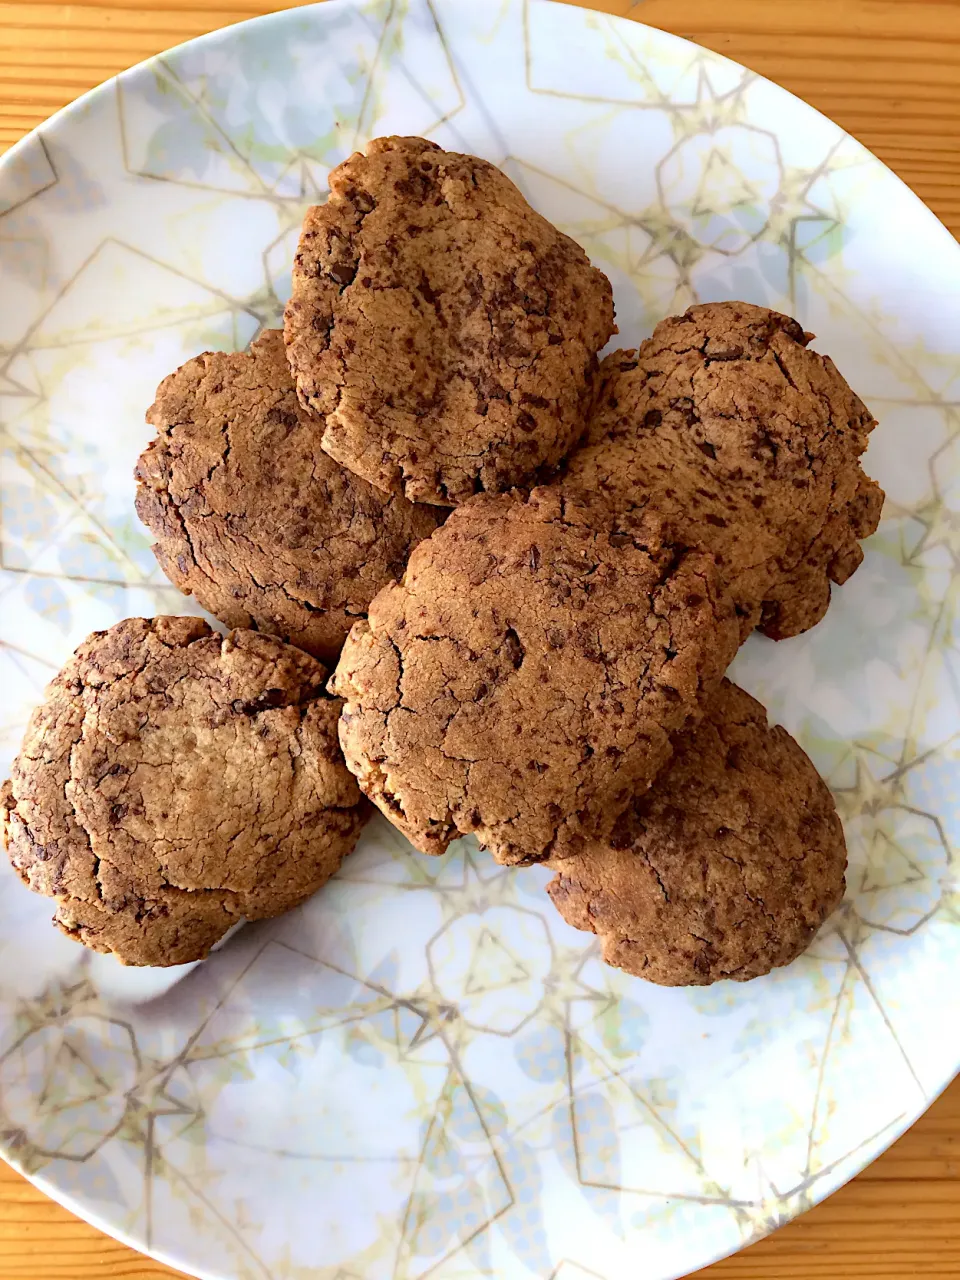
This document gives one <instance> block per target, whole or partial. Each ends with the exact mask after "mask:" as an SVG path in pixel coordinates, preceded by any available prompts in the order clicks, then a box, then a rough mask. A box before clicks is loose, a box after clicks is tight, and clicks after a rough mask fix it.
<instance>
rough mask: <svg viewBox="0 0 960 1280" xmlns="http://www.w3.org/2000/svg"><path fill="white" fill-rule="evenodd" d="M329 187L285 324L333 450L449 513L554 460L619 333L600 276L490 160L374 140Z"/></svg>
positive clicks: (301, 258) (566, 445) (299, 266)
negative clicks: (600, 358) (605, 350)
mask: <svg viewBox="0 0 960 1280" xmlns="http://www.w3.org/2000/svg"><path fill="white" fill-rule="evenodd" d="M330 191H331V194H330V197H329V199H328V201H327V203H326V204H325V205H320V206H317V207H315V208H312V209H310V210H309V211H308V213H307V216H306V218H305V220H304V224H303V232H302V235H301V239H300V245H299V249H298V252H297V255H296V259H295V263H294V269H293V293H292V296H291V299H290V302H289V303H288V304H287V310H286V322H285V334H286V341H287V348H288V355H289V359H290V366H291V368H292V369H293V371H294V374H295V376H296V380H297V385H298V388H299V392H300V397H301V399H302V401H303V403H304V404H306V405H308V406H309V407H310V408H311V409H313V410H315V411H316V412H317V413H318V414H319V415H320V416H321V417H322V418H323V420H324V423H325V431H324V436H323V445H324V448H325V449H326V450H327V452H328V453H329V454H330V455H331V457H334V458H336V459H337V461H338V462H341V463H342V464H343V465H344V466H346V467H349V468H350V470H351V471H355V472H356V473H357V475H360V476H363V477H364V478H365V479H367V480H369V481H370V482H371V483H372V484H374V485H376V486H378V487H379V488H381V489H384V490H387V491H391V492H403V493H405V494H406V496H407V497H408V498H409V499H410V500H411V501H415V502H429V503H436V504H438V505H440V506H456V505H457V504H458V503H460V502H462V501H464V500H465V499H466V498H469V497H471V496H472V495H473V494H475V493H478V492H500V491H503V490H505V489H509V488H512V487H513V486H515V485H520V484H523V483H526V482H528V481H530V480H531V479H532V478H533V477H534V475H535V474H536V472H537V469H538V468H540V467H542V466H553V465H555V464H556V463H557V462H559V461H560V459H561V458H562V457H563V456H564V455H565V454H566V453H567V452H569V450H570V449H571V448H572V447H573V445H574V444H575V443H576V441H577V439H578V438H579V436H580V435H581V433H582V431H583V425H584V418H585V415H586V410H587V406H588V402H589V398H590V394H591V391H592V381H593V378H594V376H595V372H596V366H597V360H596V355H597V352H598V351H599V350H600V349H601V348H602V347H603V346H604V345H605V344H606V342H607V341H608V339H609V338H610V337H611V335H612V334H613V333H615V332H616V327H615V325H614V321H613V294H612V290H611V287H610V282H609V281H608V280H607V278H606V276H604V275H603V273H602V272H600V271H598V270H597V269H596V268H594V267H592V266H591V265H590V261H589V259H588V258H587V255H586V254H585V253H584V252H583V250H582V249H581V248H580V246H579V245H578V244H576V243H575V242H574V241H573V240H571V239H570V238H569V237H568V236H565V235H564V234H563V233H562V232H560V231H558V230H557V229H556V228H555V227H554V226H553V225H552V224H551V223H549V222H547V220H546V219H545V218H543V217H541V216H540V214H538V213H536V212H535V211H534V210H533V209H531V207H530V206H529V205H528V204H527V202H526V200H525V199H524V198H523V196H522V195H521V193H520V191H519V190H518V189H517V188H516V187H515V186H514V184H513V183H512V182H511V181H510V179H509V178H508V177H507V176H506V174H504V173H502V172H501V171H500V170H499V169H497V168H496V167H495V166H494V165H492V164H489V163H488V162H487V161H485V160H480V159H477V158H476V157H474V156H467V155H459V154H457V153H454V152H448V151H442V150H440V148H439V147H437V146H436V145H435V144H434V143H432V142H427V141H425V140H424V139H422V138H379V139H376V140H375V141H373V142H371V143H370V144H369V145H368V147H367V153H366V155H363V154H359V153H358V154H355V155H353V156H351V157H350V159H349V160H347V161H345V162H344V163H343V164H342V165H340V166H339V168H337V169H335V170H334V171H333V173H332V174H331V175H330Z"/></svg>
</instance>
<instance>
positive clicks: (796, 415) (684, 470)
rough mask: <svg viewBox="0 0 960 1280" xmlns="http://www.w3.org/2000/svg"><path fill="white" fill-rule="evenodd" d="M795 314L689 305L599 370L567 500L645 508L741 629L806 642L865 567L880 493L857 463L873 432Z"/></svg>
mask: <svg viewBox="0 0 960 1280" xmlns="http://www.w3.org/2000/svg"><path fill="white" fill-rule="evenodd" d="M810 338H811V335H810V334H806V333H804V332H803V330H802V329H801V328H800V326H799V325H798V324H797V322H796V321H795V320H791V319H790V318H789V317H787V316H783V315H779V314H777V313H776V312H774V311H768V310H766V309H765V308H763V307H754V306H750V305H748V304H746V303H742V302H717V303H710V304H707V305H704V306H696V307H691V308H690V310H689V311H687V312H686V313H685V314H684V315H682V316H675V317H672V318H670V319H668V320H664V321H663V322H662V323H661V324H659V325H658V326H657V328H656V329H655V330H654V333H653V337H652V338H650V339H649V341H647V342H645V343H644V344H643V346H641V348H640V350H639V351H637V352H631V351H626V352H624V351H619V352H616V353H615V354H614V355H611V356H609V357H608V358H607V359H606V360H605V361H604V362H603V365H602V367H601V379H600V384H599V392H598V396H597V401H596V408H595V411H594V415H593V419H592V422H591V425H590V430H589V432H588V435H587V437H586V440H585V443H584V447H582V448H581V449H579V450H577V451H576V452H575V453H574V454H573V456H572V457H571V458H570V459H569V463H568V469H567V474H566V477H565V478H564V480H563V485H564V489H565V491H566V492H568V493H571V494H577V495H591V496H592V495H596V494H601V495H603V496H604V497H605V499H606V500H607V501H609V502H611V503H613V504H614V505H615V506H618V507H621V508H626V509H632V508H635V507H643V506H646V505H648V504H649V505H650V506H652V507H654V508H655V509H656V510H657V511H658V512H659V514H660V515H662V516H664V517H666V518H668V519H669V520H671V521H673V522H675V524H676V526H677V530H678V532H679V534H680V536H681V537H683V538H684V539H685V540H688V541H690V542H692V543H695V544H699V545H702V546H704V547H707V548H709V549H710V550H711V551H712V552H713V554H714V555H715V556H716V558H717V561H718V563H719V564H720V566H721V570H722V572H723V574H724V577H725V581H726V583H727V586H728V587H729V589H730V591H731V593H732V595H733V598H734V600H735V602H736V604H737V607H738V610H739V612H740V614H741V618H742V629H743V634H744V636H746V635H747V634H748V633H749V632H750V631H751V630H752V629H753V627H754V626H759V627H760V629H761V630H762V631H763V632H765V634H766V635H768V636H772V637H773V638H774V639H778V640H779V639H783V638H784V637H786V636H794V635H798V634H799V633H800V632H802V631H806V630H807V629H808V628H809V627H812V626H813V625H814V624H815V623H816V622H819V620H820V619H821V618H822V617H823V615H824V613H825V612H826V610H827V606H828V605H829V603H830V583H831V581H832V582H835V583H838V584H841V583H843V582H845V581H846V580H847V578H849V577H850V575H851V574H852V573H853V572H854V570H855V569H856V568H857V567H858V565H859V564H860V562H861V560H862V559H863V552H862V550H861V548H860V540H861V539H862V538H865V537H867V536H868V535H869V534H871V533H873V532H874V530H875V529H876V527H877V524H878V522H879V519H880V510H881V507H882V505H883V492H882V490H881V489H880V488H879V486H878V485H877V484H875V483H874V481H873V480H871V479H870V478H869V477H868V476H866V475H865V474H864V472H863V470H862V468H861V466H860V461H859V459H860V455H861V454H862V453H863V451H864V449H866V447H867V439H868V436H869V433H870V432H871V431H872V430H873V428H874V426H875V425H876V424H875V422H874V419H873V417H872V416H871V414H870V412H869V410H868V409H867V408H866V407H865V406H864V405H863V403H862V402H861V401H860V400H859V399H858V398H857V396H856V395H855V394H854V393H853V392H852V391H851V390H850V388H849V387H848V386H847V384H846V382H845V381H844V380H843V378H842V377H841V375H840V374H839V372H838V371H837V369H836V367H835V365H834V364H833V361H832V360H830V358H829V357H828V356H821V355H818V354H817V353H816V352H815V351H812V350H811V349H810V348H809V346H808V343H809V341H810Z"/></svg>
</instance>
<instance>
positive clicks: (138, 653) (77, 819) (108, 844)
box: [0, 618, 367, 965]
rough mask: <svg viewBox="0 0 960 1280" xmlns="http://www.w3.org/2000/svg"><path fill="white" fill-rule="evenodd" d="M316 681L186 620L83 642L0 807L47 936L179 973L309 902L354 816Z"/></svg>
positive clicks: (248, 636) (281, 659)
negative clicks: (48, 914)
mask: <svg viewBox="0 0 960 1280" xmlns="http://www.w3.org/2000/svg"><path fill="white" fill-rule="evenodd" d="M325 679H326V672H325V670H324V668H323V667H322V666H321V665H320V663H319V662H317V661H316V660H315V659H313V658H311V657H309V656H308V655H307V654H305V653H301V652H300V651H299V650H297V649H293V648H291V647H290V646H289V645H285V644H283V643H282V642H281V641H280V640H277V639H274V638H273V637H271V636H262V635H258V634H257V633H256V632H253V631H234V632H232V633H231V634H230V635H228V636H226V637H223V636H219V635H216V634H214V632H212V631H211V630H210V628H209V627H208V626H207V624H206V623H205V622H203V621H201V620H200V619H199V618H152V619H146V618H128V619H127V620H126V621H125V622H120V623H118V624H117V625H116V626H115V627H111V628H110V630H109V631H97V632H94V634H93V635H92V636H90V637H89V638H88V639H87V640H85V641H84V643H83V644H82V645H81V646H80V648H79V649H78V650H77V652H76V654H75V655H74V656H73V657H72V658H71V659H70V661H69V662H68V663H67V664H66V666H65V667H64V668H63V670H62V671H61V672H60V674H59V675H58V676H57V677H56V678H55V679H54V681H53V682H52V684H51V685H50V686H49V688H48V689H47V695H46V700H45V702H44V703H43V705H42V706H41V707H40V708H38V710H37V711H36V712H35V713H34V715H33V718H32V719H31V721H30V724H29V727H28V729H27V733H26V736H25V738H24V741H23V746H22V748H21V751H20V755H19V756H18V757H17V759H16V761H15V762H14V765H13V770H12V776H11V779H10V781H9V782H7V783H6V784H5V785H4V788H3V793H2V800H0V814H2V817H3V841H4V847H5V848H6V850H7V853H8V854H9V857H10V860H11V862H12V863H13V866H14V867H15V868H16V870H17V871H18V872H19V874H20V876H21V878H22V879H23V881H24V883H25V884H26V885H28V887H29V888H31V889H33V890H34V891H35V892H37V893H42V894H45V895H46V896H47V897H50V898H53V899H55V900H56V912H55V915H54V923H55V924H56V925H58V926H59V928H60V929H62V930H63V932H64V933H67V934H69V935H70V936H71V937H73V938H75V939H77V941H79V942H82V943H83V944H84V945H85V946H88V947H92V948H93V949H94V950H95V951H104V952H112V953H113V954H114V955H115V956H117V957H118V958H119V959H120V960H122V961H123V962H124V963H125V964H135V965H172V964H183V963H185V962H186V961H189V960H198V959H201V958H202V957H203V956H205V955H206V954H207V952H208V951H209V950H210V948H211V947H212V946H213V945H214V943H216V942H217V941H218V940H219V939H220V938H222V937H223V935H224V934H225V933H226V932H227V931H228V930H229V929H230V928H231V927H232V926H233V925H234V924H235V923H236V922H237V921H238V920H239V919H241V918H242V917H247V918H248V919H259V918H263V917H266V916H275V915H279V914H280V913H281V912H283V911H288V910H290V908H291V907H295V906H297V905H298V903H301V902H303V901H304V900H305V899H306V898H308V897H309V896H310V895H311V894H312V893H314V892H315V891H316V890H317V889H318V888H319V887H320V886H321V885H322V884H323V883H324V882H325V881H326V880H328V879H329V878H330V876H332V875H333V873H334V872H335V871H336V870H337V868H338V867H339V865H340V862H341V860H342V859H343V858H344V856H345V855H346V854H348V853H349V852H350V851H351V849H352V848H353V846H354V844H355V843H356V841H357V837H358V836H359V834H360V829H361V827H362V825H363V822H364V819H365V815H366V811H367V810H366V804H365V802H364V800H363V798H362V796H361V795H360V792H359V791H358V789H357V786H356V783H355V782H354V780H353V778H352V777H351V776H350V774H349V773H348V772H347V770H346V768H345V767H344V764H343V757H342V756H341V754H340V750H339V748H338V746H337V740H336V722H337V717H338V715H339V710H340V704H339V703H338V702H337V701H336V700H334V699H332V698H329V697H327V696H326V695H325V694H324V690H323V686H324V681H325Z"/></svg>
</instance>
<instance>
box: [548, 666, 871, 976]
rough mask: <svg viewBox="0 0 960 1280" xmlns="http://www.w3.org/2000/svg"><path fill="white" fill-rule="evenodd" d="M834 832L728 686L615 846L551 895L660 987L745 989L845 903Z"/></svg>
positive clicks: (821, 797)
mask: <svg viewBox="0 0 960 1280" xmlns="http://www.w3.org/2000/svg"><path fill="white" fill-rule="evenodd" d="M846 858H847V855H846V847H845V844H844V838H843V828H842V826H841V825H840V819H839V818H838V816H837V811H836V807H835V805H834V802H833V797H832V796H831V794H830V792H829V790H828V788H827V786H826V784H825V783H824V782H823V781H822V780H821V778H820V777H819V776H818V774H817V771H816V769H814V767H813V765H812V764H811V762H810V760H809V759H808V758H807V756H806V755H804V753H803V751H802V750H801V749H800V747H799V746H798V744H797V743H796V742H795V741H794V740H793V738H791V737H790V735H789V734H788V733H787V732H786V730H784V729H781V728H779V727H778V726H771V725H769V724H768V723H767V717H766V712H765V711H764V709H763V707H762V706H761V705H760V704H759V702H756V701H755V700H754V699H753V698H751V697H750V696H749V694H747V693H744V691H743V690H742V689H738V688H737V686H736V685H734V684H731V683H730V682H729V681H728V680H724V681H723V683H722V685H721V687H720V690H719V691H718V693H717V695H716V697H715V698H714V700H713V702H712V703H711V706H710V709H709V712H708V714H707V716H706V717H705V718H704V720H703V721H702V723H701V724H700V726H699V727H698V728H697V729H696V730H694V731H693V732H691V733H689V734H687V735H686V736H685V737H684V739H683V740H682V741H681V742H680V743H679V744H678V747H677V752H676V755H675V756H674V758H673V760H672V761H671V763H670V764H669V765H668V766H667V768H666V769H665V770H664V772H663V773H662V774H661V775H660V777H659V778H658V779H657V781H656V783H655V784H654V786H653V787H652V788H651V789H650V790H649V791H647V792H646V793H645V794H644V795H640V796H637V797H636V798H635V800H634V801H633V803H632V805H631V806H630V808H629V809H628V810H627V812H626V814H625V815H624V816H623V818H622V819H621V820H620V822H619V823H618V825H617V827H616V829H615V831H614V833H613V836H612V837H611V839H610V840H609V841H607V842H604V843H596V844H594V845H591V846H590V847H589V849H587V850H585V851H584V852H583V853H582V854H580V855H579V856H577V857H575V858H569V859H568V860H567V861H565V862H564V863H562V864H560V865H559V867H558V870H559V875H558V876H557V877H556V879H555V880H553V881H552V882H551V883H550V884H549V885H548V886H547V892H548V893H549V894H550V897H551V898H552V899H553V902H554V904H555V906H556V907H557V908H558V909H559V910H560V913H561V914H562V916H563V918H564V919H565V920H566V921H567V923H568V924H571V925H573V926H574V928H577V929H585V930H588V931H590V932H592V933H595V934H597V936H598V937H599V939H600V943H601V948H602V953H603V958H604V960H606V962H607V963H608V964H611V965H615V966H616V967H617V968H619V969H624V970H626V972H627V973H632V974H636V975H637V976H638V977H641V978H646V979H647V980H648V981H650V982H657V983H661V984H663V985H664V986H706V985H708V984H710V983H712V982H719V981H720V980H721V979H723V978H732V979H734V980H735V981H738V982H745V981H746V980H747V979H748V978H756V977H759V976H760V975H761V974H764V973H769V972H770V970H771V969H775V968H777V967H778V966H780V965H785V964H789V963H790V962H791V960H795V959H796V958H797V956H799V955H800V954H801V953H802V952H803V951H805V950H806V948H807V947H808V946H809V944H810V942H811V941H812V939H813V937H814V935H815V934H816V932H817V930H818V929H819V928H820V926H821V924H823V922H824V920H825V919H826V918H827V916H828V915H829V914H830V913H831V911H833V910H834V908H835V907H837V906H838V905H839V903H840V900H841V898H842V897H843V892H844V869H845V866H846Z"/></svg>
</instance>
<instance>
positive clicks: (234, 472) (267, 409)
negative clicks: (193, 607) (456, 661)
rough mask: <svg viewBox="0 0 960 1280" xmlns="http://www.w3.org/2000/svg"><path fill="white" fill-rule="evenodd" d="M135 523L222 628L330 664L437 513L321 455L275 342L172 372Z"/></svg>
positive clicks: (317, 429)
mask: <svg viewBox="0 0 960 1280" xmlns="http://www.w3.org/2000/svg"><path fill="white" fill-rule="evenodd" d="M147 421H148V422H149V423H151V424H152V425H153V426H155V427H156V429H157V432H158V435H157V438H156V439H155V440H154V441H153V442H152V443H151V444H150V445H149V446H148V447H147V449H146V450H145V451H144V453H143V454H142V455H141V457H140V460H139V462H138V463H137V470H136V477H137V513H138V515H139V516H140V519H141V520H142V521H143V522H144V524H145V525H147V527H148V528H149V529H150V530H151V532H152V533H153V534H154V536H155V537H156V539H157V542H156V545H155V546H154V548H153V550H154V553H155V555H156V557H157V560H158V561H159V563H160V566H161V568H162V569H163V571H164V573H165V574H166V575H167V577H168V578H169V579H170V581H171V582H173V583H174V585H175V586H177V587H179V588H180V590H181V591H183V592H185V593H186V594H187V595H192V596H194V597H195V599H196V600H197V601H198V602H199V603H200V604H201V605H202V606H203V608H204V609H207V610H208V611H209V612H210V613H212V614H213V615H214V616H215V617H217V618H219V619H220V621H221V622H223V623H225V624H226V626H228V627H253V628H255V629H256V630H258V631H266V632H271V633H273V634H274V635H278V636H281V637H282V638H283V639H285V640H289V641H290V643H291V644H295V645H297V646H298V647H299V648H301V649H305V650H306V651H307V652H308V653H311V654H313V655H314V656H315V657H318V658H321V659H323V660H325V661H328V662H335V661H336V659H337V655H338V654H339V652H340V648H341V646H342V644H343V641H344V639H345V638H346V635H347V632H348V631H349V630H350V627H351V626H352V625H353V623H354V622H355V620H356V619H357V618H358V617H362V616H363V615H364V614H365V613H366V611H367V605H368V604H369V603H370V601H371V600H372V599H373V597H374V596H375V595H376V593H377V592H378V591H379V590H380V588H381V587H382V586H384V585H385V584H386V583H388V582H390V581H391V580H392V579H393V578H396V577H399V575H400V574H401V573H402V572H403V566H404V565H405V564H406V562H407V557H408V556H409V554H410V552H411V550H412V549H413V548H414V547H415V546H416V544H417V543H418V542H419V541H420V540H421V539H422V538H425V537H427V536H428V535H429V534H430V533H431V532H432V531H433V530H434V529H435V528H436V526H437V519H438V514H439V513H438V512H437V511H436V509H435V508H431V507H425V506H413V505H412V504H411V503H409V502H407V500H406V499H405V498H403V497H401V496H400V495H399V494H391V495H386V494H383V493H381V492H380V490H379V489H375V488H374V487H373V486H372V485H369V484H367V483H366V481H364V480H361V479H359V477H357V476H354V475H353V474H351V472H349V471H346V470H344V468H343V467H340V466H338V465H337V463H335V462H334V461H333V459H332V458H330V457H328V456H327V454H325V453H324V452H323V450H322V449H321V447H320V436H321V434H322V431H321V426H320V424H319V422H318V421H317V419H316V418H315V417H314V415H313V414H311V413H309V412H308V411H307V410H306V409H303V408H302V407H301V405H300V403H299V401H298V400H297V394H296V389H295V388H294V385H293V378H292V376H291V374H290V370H289V368H288V366H287V361H286V356H285V353H284V346H283V335H282V334H281V333H280V332H279V331H278V330H272V331H268V332H266V333H264V334H263V335H262V336H261V337H260V338H258V339H257V341H256V342H255V343H254V344H253V345H252V347H251V348H250V350H249V351H248V352H246V353H236V354H230V355H227V354H224V353H223V352H208V353H207V354H206V355H202V356H198V357H197V358H196V359H195V360H190V361H189V362H188V363H187V364H185V365H184V366H183V367H182V368H181V369H178V370H177V371H176V373H173V374H171V375H170V377H168V378H166V379H165V380H164V381H163V382H162V383H161V384H160V387H159V389H158V391H157V399H156V402H155V403H154V405H153V407H152V408H151V409H150V411H149V412H148V414H147Z"/></svg>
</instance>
